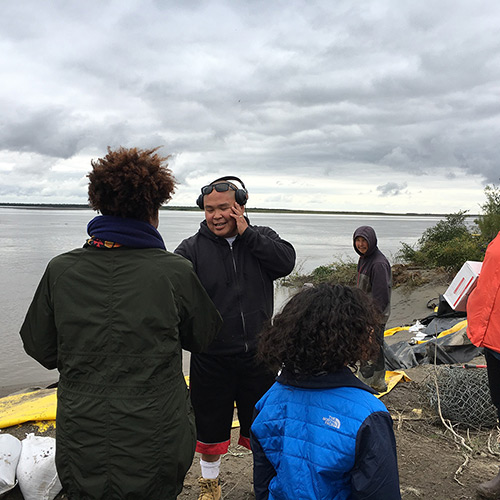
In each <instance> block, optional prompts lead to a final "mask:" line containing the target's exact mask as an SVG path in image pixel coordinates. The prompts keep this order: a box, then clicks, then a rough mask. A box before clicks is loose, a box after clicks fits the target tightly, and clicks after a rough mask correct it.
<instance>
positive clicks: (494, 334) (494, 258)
mask: <svg viewBox="0 0 500 500" xmlns="http://www.w3.org/2000/svg"><path fill="white" fill-rule="evenodd" d="M499 298H500V233H499V234H498V235H497V236H496V238H495V239H494V240H493V241H492V242H491V243H490V244H489V245H488V248H487V249H486V254H485V256H484V261H483V265H482V267H481V272H480V273H479V278H478V280H477V286H476V287H475V288H474V290H472V292H471V294H470V295H469V298H468V299H467V335H468V337H469V339H470V341H471V342H472V343H473V344H474V345H476V346H478V347H487V348H489V349H493V350H495V351H497V352H499V351H500V340H499V336H498V333H500V325H499V321H498V320H499V319H500V300H499ZM487 333H488V338H486V334H487ZM485 341H486V342H485Z"/></svg>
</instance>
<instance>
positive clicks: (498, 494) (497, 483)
mask: <svg viewBox="0 0 500 500" xmlns="http://www.w3.org/2000/svg"><path fill="white" fill-rule="evenodd" d="M477 492H478V493H479V495H481V496H482V497H483V498H491V499H492V500H495V499H498V498H500V472H499V473H498V474H497V475H496V476H495V477H494V478H493V479H490V480H489V481H486V482H485V483H481V484H480V485H479V486H478V487H477Z"/></svg>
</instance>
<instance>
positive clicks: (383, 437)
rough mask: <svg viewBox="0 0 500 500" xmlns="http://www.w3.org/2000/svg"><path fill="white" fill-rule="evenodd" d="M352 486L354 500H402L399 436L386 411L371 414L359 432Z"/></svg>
mask: <svg viewBox="0 0 500 500" xmlns="http://www.w3.org/2000/svg"><path fill="white" fill-rule="evenodd" d="M351 488H352V498H353V500H401V492H400V489H399V474H398V463H397V455H396V439H395V437H394V431H393V428H392V419H391V416H390V414H389V413H387V412H385V411H381V412H375V413H372V414H371V415H370V416H369V417H367V419H366V420H365V421H364V422H363V424H362V425H361V427H360V429H359V431H358V434H357V436H356V455H355V464H354V468H353V470H352V474H351Z"/></svg>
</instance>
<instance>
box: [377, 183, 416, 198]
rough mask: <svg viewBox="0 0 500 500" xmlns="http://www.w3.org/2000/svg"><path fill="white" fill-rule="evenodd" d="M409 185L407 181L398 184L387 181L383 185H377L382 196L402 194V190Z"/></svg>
mask: <svg viewBox="0 0 500 500" xmlns="http://www.w3.org/2000/svg"><path fill="white" fill-rule="evenodd" d="M407 187H408V185H407V184H406V182H403V183H402V184H397V183H396V182H387V183H386V184H383V185H381V186H377V191H378V192H379V193H380V196H397V195H398V194H401V192H402V191H403V190H404V189H406V188H407Z"/></svg>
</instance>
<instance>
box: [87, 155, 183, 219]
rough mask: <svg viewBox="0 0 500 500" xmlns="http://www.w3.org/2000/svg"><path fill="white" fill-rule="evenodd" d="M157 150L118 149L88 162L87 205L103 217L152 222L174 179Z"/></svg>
mask: <svg viewBox="0 0 500 500" xmlns="http://www.w3.org/2000/svg"><path fill="white" fill-rule="evenodd" d="M157 150H158V148H154V149H146V150H141V149H137V148H130V149H126V148H123V147H120V148H119V149H117V150H116V151H112V150H111V149H110V148H109V147H108V154H107V155H106V156H105V157H104V158H99V159H98V160H91V162H90V163H91V165H92V172H90V173H89V174H88V175H87V177H88V178H89V181H90V182H89V203H90V206H91V207H92V208H93V209H94V210H98V211H100V212H101V213H102V214H103V215H115V216H118V217H129V218H132V219H139V220H142V221H145V222H151V221H153V220H155V218H156V216H157V213H158V210H159V208H160V207H161V205H162V204H163V203H164V202H166V201H168V200H170V198H171V197H172V194H173V193H174V190H175V185H176V180H175V177H174V176H173V174H172V171H171V170H170V169H169V168H168V164H166V163H164V162H166V160H168V158H169V157H168V156H167V157H162V156H159V155H158V154H156V151H157Z"/></svg>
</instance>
